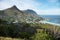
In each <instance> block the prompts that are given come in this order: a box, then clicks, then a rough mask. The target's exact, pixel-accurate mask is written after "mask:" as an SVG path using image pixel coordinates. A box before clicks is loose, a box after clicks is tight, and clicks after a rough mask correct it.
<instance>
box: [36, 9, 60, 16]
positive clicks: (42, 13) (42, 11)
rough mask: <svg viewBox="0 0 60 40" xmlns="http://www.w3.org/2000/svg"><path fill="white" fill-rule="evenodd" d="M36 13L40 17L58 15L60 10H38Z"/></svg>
mask: <svg viewBox="0 0 60 40" xmlns="http://www.w3.org/2000/svg"><path fill="white" fill-rule="evenodd" d="M37 12H39V13H38V14H41V15H60V9H46V10H38V11H37Z"/></svg>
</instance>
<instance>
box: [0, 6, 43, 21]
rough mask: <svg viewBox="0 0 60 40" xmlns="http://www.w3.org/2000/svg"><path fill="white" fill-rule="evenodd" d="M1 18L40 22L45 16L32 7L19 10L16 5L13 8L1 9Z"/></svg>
mask: <svg viewBox="0 0 60 40" xmlns="http://www.w3.org/2000/svg"><path fill="white" fill-rule="evenodd" d="M0 19H3V20H6V21H9V22H18V21H19V22H38V21H40V20H42V19H43V18H42V17H40V16H38V15H37V13H36V12H35V11H33V10H31V9H27V10H19V9H18V8H17V7H16V6H15V5H14V6H12V7H11V8H8V9H5V10H0Z"/></svg>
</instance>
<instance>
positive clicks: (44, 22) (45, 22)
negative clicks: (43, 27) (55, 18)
mask: <svg viewBox="0 0 60 40" xmlns="http://www.w3.org/2000/svg"><path fill="white" fill-rule="evenodd" d="M40 23H43V24H51V25H55V26H60V24H57V23H52V22H47V21H40Z"/></svg>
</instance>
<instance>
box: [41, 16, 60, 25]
mask: <svg viewBox="0 0 60 40" xmlns="http://www.w3.org/2000/svg"><path fill="white" fill-rule="evenodd" d="M40 16H41V17H43V18H47V19H49V20H46V21H47V22H51V23H55V24H60V15H40Z"/></svg>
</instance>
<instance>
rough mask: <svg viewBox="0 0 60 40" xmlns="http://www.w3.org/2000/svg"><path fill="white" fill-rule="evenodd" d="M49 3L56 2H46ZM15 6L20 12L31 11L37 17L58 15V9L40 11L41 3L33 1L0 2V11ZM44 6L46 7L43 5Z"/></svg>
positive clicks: (6, 0)
mask: <svg viewBox="0 0 60 40" xmlns="http://www.w3.org/2000/svg"><path fill="white" fill-rule="evenodd" d="M48 1H49V2H56V1H57V0H48ZM12 5H16V6H17V7H18V8H19V9H20V10H26V9H32V10H34V11H36V12H37V14H39V15H56V14H58V15H60V9H46V10H44V9H40V8H39V7H38V6H40V7H41V6H42V5H43V4H42V3H37V2H36V1H34V0H10V1H9V0H4V1H2V2H0V10H1V9H6V8H9V7H11V6H12ZM45 6H46V5H45Z"/></svg>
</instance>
